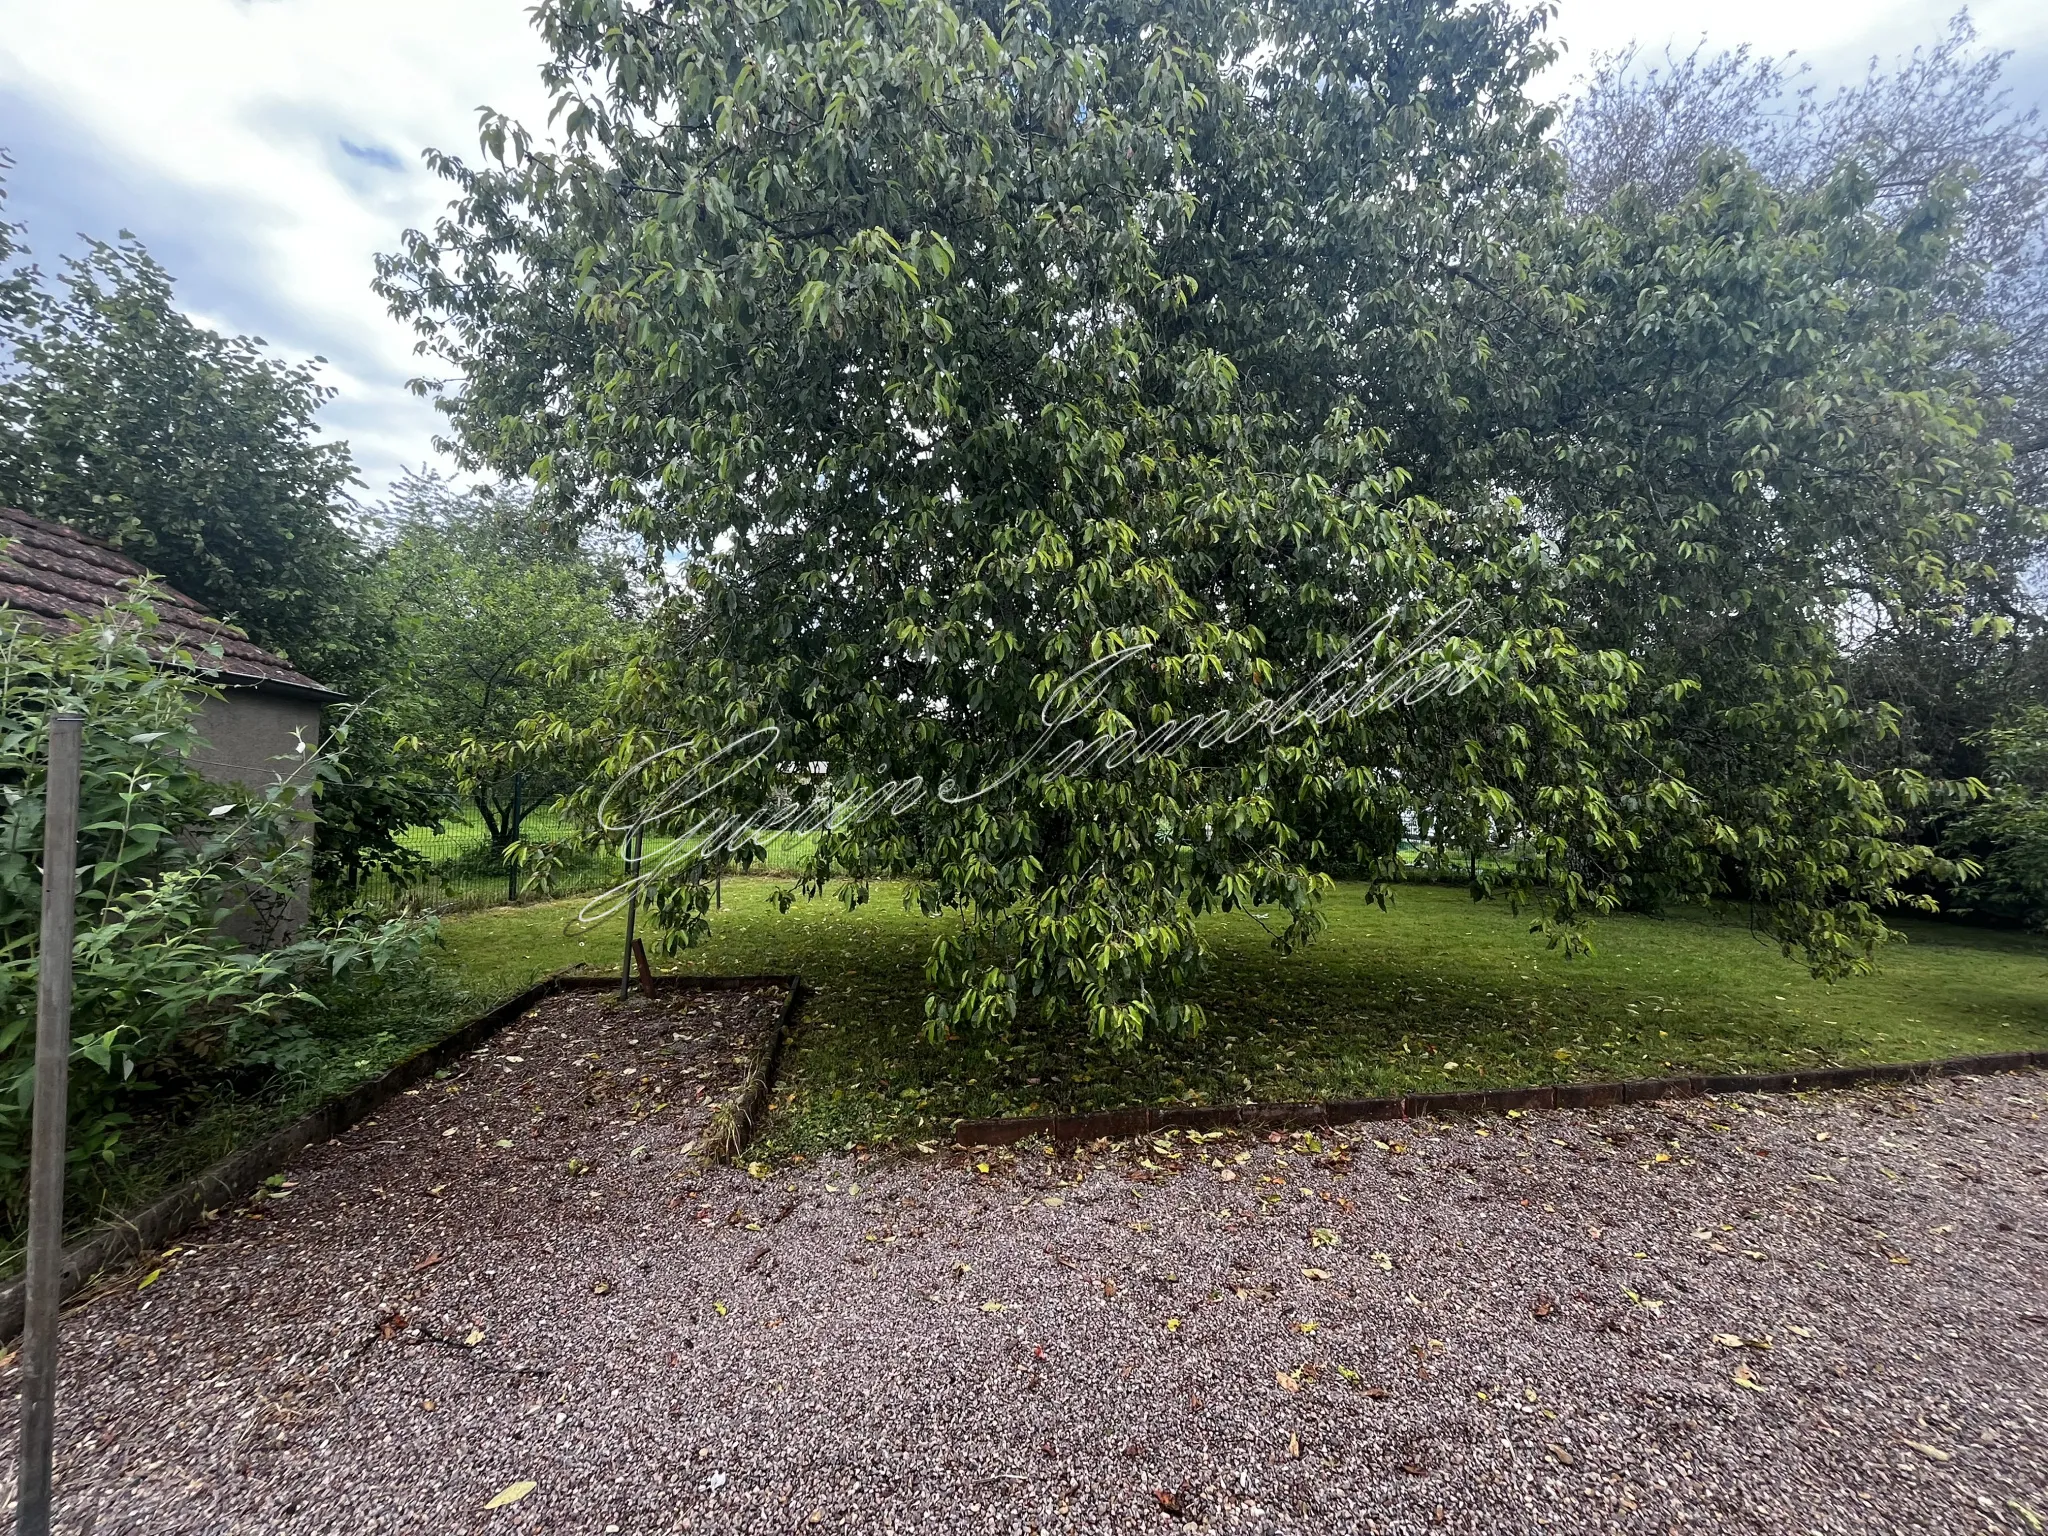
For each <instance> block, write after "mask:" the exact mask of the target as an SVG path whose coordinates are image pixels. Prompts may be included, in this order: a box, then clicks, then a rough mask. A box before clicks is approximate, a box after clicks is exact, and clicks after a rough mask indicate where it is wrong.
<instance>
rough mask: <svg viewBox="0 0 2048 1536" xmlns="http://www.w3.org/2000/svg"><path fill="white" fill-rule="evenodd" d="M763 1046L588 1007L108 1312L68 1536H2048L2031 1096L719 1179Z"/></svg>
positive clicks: (387, 1127)
mask: <svg viewBox="0 0 2048 1536" xmlns="http://www.w3.org/2000/svg"><path fill="white" fill-rule="evenodd" d="M779 1005H780V998H779V997H778V996H776V995H774V994H759V995H754V994H745V993H725V994H710V995H708V996H691V997H687V998H677V999H663V1000H661V1001H659V1002H657V1003H642V1002H638V1001H635V1002H634V1003H631V1004H629V1005H627V1006H625V1007H624V1008H621V1007H619V1006H618V1005H616V1004H614V1003H612V1002H610V1001H608V1000H605V999H601V998H597V997H592V996H567V997H560V998H556V999H554V1000H552V1001H550V1002H549V1003H547V1004H544V1005H543V1006H542V1007H541V1008H540V1009H538V1010H536V1011H535V1012H534V1013H533V1014H530V1015H529V1016H528V1017H527V1018H526V1019H524V1020H522V1021H520V1022H519V1023H517V1024H515V1025H514V1026H512V1027H511V1028H509V1029H507V1030H506V1031H505V1032H504V1033H503V1034H501V1035H500V1036H499V1037H498V1038H497V1039H496V1040H495V1041H494V1042H493V1043H492V1044H491V1045H490V1046H489V1047H488V1049H487V1050H485V1051H484V1052H481V1053H479V1055H477V1056H476V1057H474V1058H472V1059H471V1060H470V1061H469V1063H468V1064H466V1065H465V1066H464V1067H463V1068H462V1069H461V1070H460V1071H458V1072H456V1073H454V1074H452V1075H451V1076H450V1077H448V1078H447V1079H446V1080H445V1081H440V1082H436V1083H434V1084H431V1085H430V1086H428V1087H426V1088H424V1089H422V1090H420V1091H419V1092H418V1093H417V1094H415V1095H412V1096H409V1097H406V1098H403V1099H400V1100H398V1101H396V1103H395V1104H394V1105H392V1106H391V1107H390V1108H388V1109H387V1110H386V1111H385V1112H383V1113H382V1115H381V1116H380V1117H379V1118H378V1119H377V1120H375V1121H373V1122H370V1123H367V1124H365V1125H363V1126H359V1127H358V1128H356V1129H355V1130H354V1131H352V1132H350V1133H349V1134H348V1135H347V1136H345V1137H343V1138H341V1139H340V1140H338V1141H336V1142H334V1143H331V1144H329V1145H327V1146H325V1147H321V1148H318V1149H316V1150H314V1151H312V1152H310V1153H308V1154H307V1155H306V1156H305V1157H304V1158H302V1159H301V1161H300V1163H299V1165H298V1166H297V1168H296V1169H295V1170H294V1171H293V1172H292V1173H291V1175H290V1176H289V1181H288V1183H287V1185H286V1187H284V1188H282V1189H279V1190H276V1191H274V1192H273V1194H272V1195H271V1196H269V1197H265V1198H261V1199H259V1200H257V1201H256V1202H254V1203H253V1204H252V1205H251V1206H249V1207H247V1208H245V1209H243V1210H239V1211H233V1212H223V1213H222V1214H221V1215H220V1216H219V1218H218V1219H216V1220H215V1221H213V1222H211V1223H210V1224H209V1225H207V1226H205V1227H203V1228H201V1229H200V1230H198V1231H196V1232H195V1233H193V1234H192V1235H191V1237H190V1239H189V1240H188V1242H187V1243H186V1245H185V1246H184V1247H182V1248H181V1249H178V1250H175V1251H173V1252H171V1253H170V1254H168V1255H166V1256H163V1257H161V1258H159V1259H153V1260H152V1261H150V1263H149V1264H147V1265H145V1266H144V1267H142V1268H140V1269H138V1270H136V1271H135V1272H133V1273H132V1274H131V1275H129V1276H127V1277H125V1278H124V1279H123V1280H122V1281H121V1282H120V1283H119V1284H118V1285H115V1286H113V1287H111V1288H109V1289H107V1290H105V1291H104V1292H102V1294H101V1295H100V1296H99V1297H98V1298H97V1299H95V1300H93V1301H91V1302H90V1303H88V1304H87V1305H85V1306H84V1307H82V1308H81V1309H79V1310H78V1311H76V1312H75V1313H74V1314H73V1315H72V1316H71V1317H70V1318H69V1320H68V1321H67V1324H66V1327H65V1334H64V1376H63V1383H62V1388H61V1392H62V1421H61V1426H60V1445H61V1447H62V1450H61V1452H60V1456H59V1463H58V1479H59V1483H58V1486H59V1499H60V1509H62V1510H64V1511H65V1512H66V1513H65V1515H64V1517H63V1519H62V1520H61V1521H60V1529H63V1530H66V1531H73V1530H80V1529H83V1528H84V1525H83V1521H84V1518H85V1516H86V1515H87V1514H88V1513H90V1514H91V1515H92V1516H93V1517H95V1518H96V1522H97V1523H96V1526H95V1527H94V1529H95V1531H96V1533H97V1536H111V1533H115V1532H121V1533H128V1532H138V1533H139V1532H151V1533H157V1532H174V1531H206V1532H315V1531H318V1532H349V1533H363V1532H399V1531H403V1532H422V1533H444V1532H472V1531H474V1532H514V1531H517V1532H586V1531H587V1532H593V1533H600V1532H619V1533H643V1532H657V1531H664V1532H665V1531H735V1532H739V1531H744V1532H770V1531H809V1530H818V1529H823V1530H852V1531H862V1532H869V1531H873V1532H880V1531H888V1530H903V1531H913V1530H914V1531H944V1532H953V1531H961V1532H974V1531H1032V1530H1041V1531H1068V1530H1086V1531H1108V1530H1115V1531H1148V1532H1159V1533H1166V1532H1171V1531H1174V1530H1179V1529H1190V1530H1193V1529H1204V1530H1228V1531H1247V1532H1250V1531H1259V1532H1264V1531H1290V1532H1292V1531H1299V1532H1316V1533H1324V1532H1338V1531H1343V1532H1349V1531H1384V1532H1437V1531H1461V1532H1484V1533H1488V1536H1493V1533H1503V1532H1525V1531H1527V1532H1534V1531H1559V1532H1574V1533H1575V1532H1591V1531H1609V1530H1614V1531H1642V1532H1655V1533H1659V1536H1663V1533H1667V1532H1670V1531H1673V1530H1677V1531H1682V1532H1694V1531H1698V1532H1706V1531H1757V1532H1772V1533H1778V1532H1826V1533H1834V1532H1865V1531H1870V1532H1878V1531H1882V1532H1898V1531H1912V1532H1941V1533H1951V1532H1966V1531H1976V1530H2003V1531H2014V1532H2019V1531H2025V1532H2030V1533H2031V1532H2038V1531H2041V1530H2042V1529H2043V1528H2044V1524H2048V1214H2044V1205H2048V1168H2044V1164H2048V1122H2044V1119H2043V1112H2044V1109H2048V1081H2044V1079H2043V1078H2042V1077H2041V1076H2040V1075H2012V1076H2002V1077H1995V1078H1983V1079H1966V1080H1959V1081H1950V1082H1943V1083H1939V1084H1934V1085H1929V1086H1926V1087H1921V1088H1915V1089H1913V1090H1911V1091H1894V1090H1885V1091H1876V1090H1872V1091H1865V1092H1860V1093H1844V1094H1834V1095H1826V1096H1818V1097H1813V1098H1809V1099H1762V1098H1758V1099H1754V1100H1747V1101H1740V1102H1738V1101H1734V1100H1718V1101H1716V1100H1701V1101H1693V1102H1690V1103H1683V1104H1676V1105H1670V1106H1636V1107H1631V1108H1628V1109H1620V1110H1604V1111H1586V1112H1558V1113H1541V1114H1531V1115H1528V1116H1524V1117H1518V1118H1508V1119H1493V1120H1488V1121H1478V1122H1475V1121H1456V1122H1444V1123H1435V1122H1426V1121H1415V1122H1409V1123H1407V1124H1403V1125H1399V1126H1392V1125H1379V1126H1369V1127H1360V1128H1358V1132H1357V1134H1356V1135H1352V1136H1348V1137H1326V1138H1325V1139H1324V1140H1321V1141H1318V1140H1316V1139H1315V1138H1310V1137H1300V1136H1293V1137H1288V1138H1286V1139H1284V1140H1282V1139H1276V1138H1265V1139H1258V1140H1244V1139H1238V1138H1234V1137H1231V1136H1228V1135H1219V1136H1217V1137H1216V1138H1214V1139H1201V1140H1197V1139H1195V1138H1192V1137H1187V1136H1176V1137H1173V1138H1170V1139H1168V1140H1164V1141H1157V1142H1155V1141H1151V1140H1146V1141H1142V1142H1138V1143H1129V1144H1122V1145H1118V1146H1108V1145H1103V1144H1098V1145H1097V1146H1095V1147H1093V1148H1083V1149H1079V1150H1078V1151H1074V1152H1068V1153H1063V1154H1060V1155H1057V1156H1055V1155H1053V1154H1052V1153H1050V1152H1048V1151H1046V1150H1045V1149H1043V1148H1036V1147H1025V1148H1021V1149H1018V1150H1017V1151H1016V1153H1015V1154H1014V1155H1011V1154H1009V1153H1000V1154H967V1155H962V1154H960V1153H958V1152H956V1151H952V1150H947V1151H944V1152H938V1153H928V1154H924V1155H907V1156H904V1155H885V1156H883V1155H878V1156H874V1157H866V1156H853V1155H849V1156H846V1157H841V1158H835V1159H832V1160H830V1161H828V1162H824V1163H819V1164H815V1165H812V1166H808V1167H797V1168H777V1169H775V1170H773V1171H772V1172H768V1173H767V1175H766V1176H765V1177H753V1176H750V1175H749V1174H748V1173H747V1172H744V1171H741V1170H706V1169H703V1168H700V1167H697V1166H695V1165H694V1164H693V1163H692V1162H691V1160H690V1159H689V1157H688V1155H687V1153H686V1151H685V1148H686V1147H687V1145H688V1144H689V1143H690V1141H691V1140H692V1138H693V1137H694V1136H695V1135H696V1134H697V1132H698V1131H699V1130H700V1129H701V1126H702V1122H703V1118H704V1114H705V1107H706V1105H708V1104H709V1103H710V1102H711V1101H713V1100H715V1099H716V1097H717V1095H718V1093H719V1091H720V1090H721V1089H723V1088H726V1087H728V1086H729V1085H730V1084H731V1083H733V1082H735V1081H737V1079H738V1078H739V1076H740V1074H741V1071H742V1069H743V1064H744V1059H745V1057H746V1054H747V1046H748V1043H749V1041H750V1040H751V1038H752V1035H753V1031H754V1030H756V1029H758V1028H760V1027H763V1026H764V1025H765V1023H766V1021H767V1020H768V1019H769V1018H770V1017H771V1016H772V1014H773V1012H774V1011H775V1009H776V1008H777V1007H779ZM757 1171H763V1170H758V1168H757ZM8 1376H9V1378H10V1379H11V1378H12V1376H13V1370H12V1367H11V1365H10V1366H9V1368H8ZM7 1432H8V1433H9V1434H11V1433H12V1425H11V1423H10V1424H9V1425H8V1427H7ZM0 1455H4V1456H5V1457H6V1458H7V1463H8V1464H9V1465H10V1466H11V1462H12V1457H13V1449H12V1446H11V1445H0ZM522 1490H525V1491H523V1492H522ZM494 1498H497V1499H499V1500H500V1502H499V1504H498V1507H496V1508H487V1507H486V1506H487V1505H488V1504H490V1503H491V1501H493V1499H494ZM6 1501H7V1508H9V1509H11V1508H12V1492H11V1486H10V1487H9V1488H8V1489H7V1490H6Z"/></svg>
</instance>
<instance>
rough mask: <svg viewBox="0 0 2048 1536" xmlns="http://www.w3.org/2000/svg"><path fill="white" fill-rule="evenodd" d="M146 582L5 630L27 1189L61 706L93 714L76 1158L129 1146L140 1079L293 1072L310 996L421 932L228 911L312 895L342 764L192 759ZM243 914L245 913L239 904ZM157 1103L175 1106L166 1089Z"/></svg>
mask: <svg viewBox="0 0 2048 1536" xmlns="http://www.w3.org/2000/svg"><path fill="white" fill-rule="evenodd" d="M155 625H156V619H155V614H154V612H153V610H152V609H151V608H150V606H149V604H148V602H147V597H146V594H144V595H142V596H139V597H138V598H137V599H136V600H134V601H132V602H129V603H125V604H121V605H118V606H112V607H109V608H108V609H106V610H105V611H104V612H103V613H102V614H101V615H100V616H99V617H97V618H95V619H94V620H92V621H91V622H89V623H86V624H84V625H82V626H81V627H80V628H79V629H77V630H76V631H75V632H73V633H70V634H63V635H58V634H51V633H49V632H47V631H44V630H42V629H40V628H38V627H34V626H32V625H29V624H25V623H21V622H14V623H11V624H6V625H5V626H4V627H0V793H4V795H5V807H4V813H0V1175H17V1177H15V1178H13V1179H10V1180H9V1181H8V1182H7V1184H6V1186H5V1189H6V1193H5V1204H6V1207H7V1210H8V1214H9V1215H15V1214H18V1213H17V1211H16V1207H17V1206H18V1205H19V1204H20V1203H21V1201H22V1199H23V1193H22V1190H21V1188H20V1180H19V1178H18V1174H19V1172H20V1170H21V1169H22V1168H23V1167H24V1166H25V1161H26V1151H27V1140H28V1131H29V1118H30V1117H29V1111H30V1101H31V1095H32V1092H33V1080H34V1039H35V994H36V974H37V948H38V936H39V930H40V916H41V912H40V909H41V879H42V876H41V849H42V839H43V808H44V774H45V754H46V749H47V747H46V744H47V742H48V734H49V733H48V721H49V717H50V716H51V715H52V714H55V713H59V712H63V711H73V712H76V713H79V714H82V715H83V716H84V717H85V732H84V747H83V771H82V775H81V781H80V791H79V793H80V806H79V827H80V836H79V860H78V862H79V881H78V898H77V899H78V937H77V944H76V948H75V951H74V956H73V964H74V967H75V972H74V977H75V979H74V993H73V997H74V1001H73V1015H72V1029H73V1039H74V1045H73V1062H72V1079H71V1116H72V1130H71V1158H72V1163H73V1169H74V1174H76V1172H77V1171H78V1169H79V1168H80V1166H81V1165H84V1164H86V1163H88V1162H90V1161H92V1160H95V1159H97V1160H102V1161H104V1162H106V1163H113V1162H115V1161H116V1160H118V1159H120V1158H121V1157H122V1156H123V1155H124V1153H125V1152H126V1151H127V1148H126V1146H125V1145H124V1142H123V1131H124V1128H125V1127H127V1126H128V1125H130V1124H131V1123H132V1121H133V1117H134V1115H135V1113H136V1112H137V1110H138V1108H139V1107H140V1106H141V1105H142V1104H143V1103H145V1102H150V1100H149V1099H148V1097H147V1096H148V1095H150V1094H151V1093H152V1092H155V1093H157V1094H159V1095H162V1094H166V1093H175V1092H176V1091H178V1090H181V1089H182V1090H188V1091H189V1090H193V1089H205V1088H217V1087H218V1086H219V1084H220V1083H222V1082H223V1081H228V1082H243V1081H246V1080H248V1079H249V1078H251V1077H252V1076H254V1077H264V1078H268V1077H274V1076H276V1075H277V1074H280V1073H283V1074H290V1073H293V1072H296V1071H302V1070H304V1069H305V1068H306V1066H307V1061H308V1055H309V1050H310V1044H309V1041H310V1030H309V1023H308V1021H309V1017H310V1012H309V1011H310V1010H314V1009H317V1008H319V1007H320V1006H321V999H322V994H323V993H325V992H327V991H328V990H329V988H330V987H332V986H334V985H338V984H340V983H341V982H342V981H343V980H344V979H345V978H348V977H351V976H353V975H357V974H362V973H381V972H383V971H384V970H385V969H386V968H387V967H389V966H390V965H392V964H393V963H394V961H399V960H402V959H403V958H405V957H408V956H412V955H416V954H417V953H418V952H419V949H420V946H421V944H422V942H423V941H424V940H425V939H426V937H427V936H428V935H429V934H430V933H431V928H430V926H428V925H423V924H422V923H420V922H419V921H417V920H412V919H406V920H398V921H391V922H385V923H381V924H372V923H369V922H367V921H364V920H361V919H355V920H344V921H342V922H340V923H337V924H334V925H332V926H329V927H326V928H323V929H320V930H317V931H309V932H307V933H305V934H303V935H302V936H300V937H299V938H298V939H297V940H296V941H295V942H292V943H289V944H286V945H283V946H281V947H277V948H271V949H251V948H248V947H246V946H245V945H243V944H242V943H240V942H238V941H237V940H236V939H234V938H233V937H231V936H230V933H229V931H228V930H227V929H225V928H224V927H223V921H224V920H225V919H226V918H228V917H229V916H230V915H232V914H237V913H240V914H243V916H244V919H245V920H244V921H243V922H241V923H238V924H236V925H235V926H236V927H239V928H243V929H250V930H253V931H257V932H275V931H277V930H276V928H275V926H274V923H275V920H276V919H277V918H278V917H279V916H281V915H282V913H283V911H284V910H285V908H286V907H288V906H289V905H290V904H291V903H292V902H293V901H294V900H296V899H297V898H299V897H300V895H301V894H302V893H303V891H304V890H305V886H306V881H307V877H308V870H309V864H310V859H311V851H312V850H311V841H310V839H309V838H308V837H307V836H306V831H307V827H306V816H307V814H308V811H309V808H310V807H309V802H310V800H311V798H312V796H314V795H315V794H316V793H317V792H318V791H319V789H320V788H321V787H322V786H323V785H324V784H326V783H328V782H329V781H330V780H331V778H332V776H333V772H334V770H333V767H332V765H331V763H329V762H328V761H327V760H326V759H325V758H324V757H323V756H322V754H321V753H319V752H318V751H316V750H314V746H313V744H311V743H304V744H302V746H301V751H302V753H303V754H304V756H303V758H302V759H301V760H300V761H299V762H298V764H297V765H296V766H295V768H294V770H293V772H292V773H291V774H290V775H289V776H286V775H279V776H278V777H277V779H276V780H275V781H274V782H272V783H271V784H269V785H268V786H266V787H265V788H264V789H262V790H261V791H260V792H249V791H243V790H240V789H237V788H233V787H223V786H221V785H217V784H212V783H209V782H207V781H206V780H204V779H202V778H201V777H200V776H199V775H198V773H196V772H195V771H194V770H193V768H192V766H191V753H192V750H193V749H194V748H195V747H196V746H198V745H199V737H198V734H197V729H196V716H197V710H198V705H199V702H200V700H201V699H202V698H204V697H206V696H207V695H208V694H209V693H210V692H211V691H212V690H210V689H209V688H207V687H206V686H205V685H204V684H203V683H201V682H200V681H199V680H198V679H197V677H196V676H195V675H194V672H193V667H194V665H195V664H196V665H198V666H204V665H205V658H204V657H193V656H189V655H186V654H183V653H180V652H176V651H174V650H171V649H170V648H169V647H166V646H164V645H162V644H160V643H159V641H158V638H157V635H156V633H155ZM252 917H253V919H254V921H253V922H250V921H247V919H248V918H252ZM155 1102H157V1103H161V1102H163V1101H162V1099H161V1098H159V1099H158V1100H156V1101H155Z"/></svg>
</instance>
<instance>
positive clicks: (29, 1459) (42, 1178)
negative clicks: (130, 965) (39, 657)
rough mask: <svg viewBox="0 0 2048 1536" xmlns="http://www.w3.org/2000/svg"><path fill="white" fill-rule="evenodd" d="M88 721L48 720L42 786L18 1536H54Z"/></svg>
mask: <svg viewBox="0 0 2048 1536" xmlns="http://www.w3.org/2000/svg"><path fill="white" fill-rule="evenodd" d="M84 724H85V722H84V720H83V719H82V718H81V717H80V716H78V715H53V716H51V718H50V761H49V769H48V772H47V774H46V775H45V777H44V780H43V935H42V946H41V948H40V949H38V950H37V952H36V1097H35V1112H34V1113H35V1119H34V1124H33V1126H32V1128H31V1130H30V1133H29V1134H30V1142H29V1182H28V1189H29V1194H28V1297H27V1303H26V1306H25V1308H24V1317H23V1327H22V1342H21V1480H20V1489H19V1493H18V1495H17V1498H16V1501H15V1506H14V1529H15V1531H16V1533H17V1536H49V1530H50V1459H51V1454H52V1452H53V1450H54V1448H55V1443H56V1430H57V1301H58V1295H57V1292H58V1287H59V1286H60V1285H61V1284H62V1281H63V1264H64V1140H65V1134H64V1133H65V1125H64V1117H65V1112H66V1109H67V1108H68V1104H67V1099H68V1097H69V1095H70V1091H71V1090H70V1077H71V944H72V935H73V932H74V925H75V922H76V919H77V915H78V914H77V902H78V889H77V884H78V757H79V736H80V734H81V731H82V728H83V726H84Z"/></svg>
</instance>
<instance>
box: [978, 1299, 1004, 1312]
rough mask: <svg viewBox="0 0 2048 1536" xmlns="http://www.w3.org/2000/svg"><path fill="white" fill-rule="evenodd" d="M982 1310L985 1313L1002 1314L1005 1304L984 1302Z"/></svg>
mask: <svg viewBox="0 0 2048 1536" xmlns="http://www.w3.org/2000/svg"><path fill="white" fill-rule="evenodd" d="M981 1310H982V1311H984V1312H1001V1311H1002V1310H1003V1304H1002V1303H1001V1302H1000V1301H984V1302H983V1303H982V1304H981Z"/></svg>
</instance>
